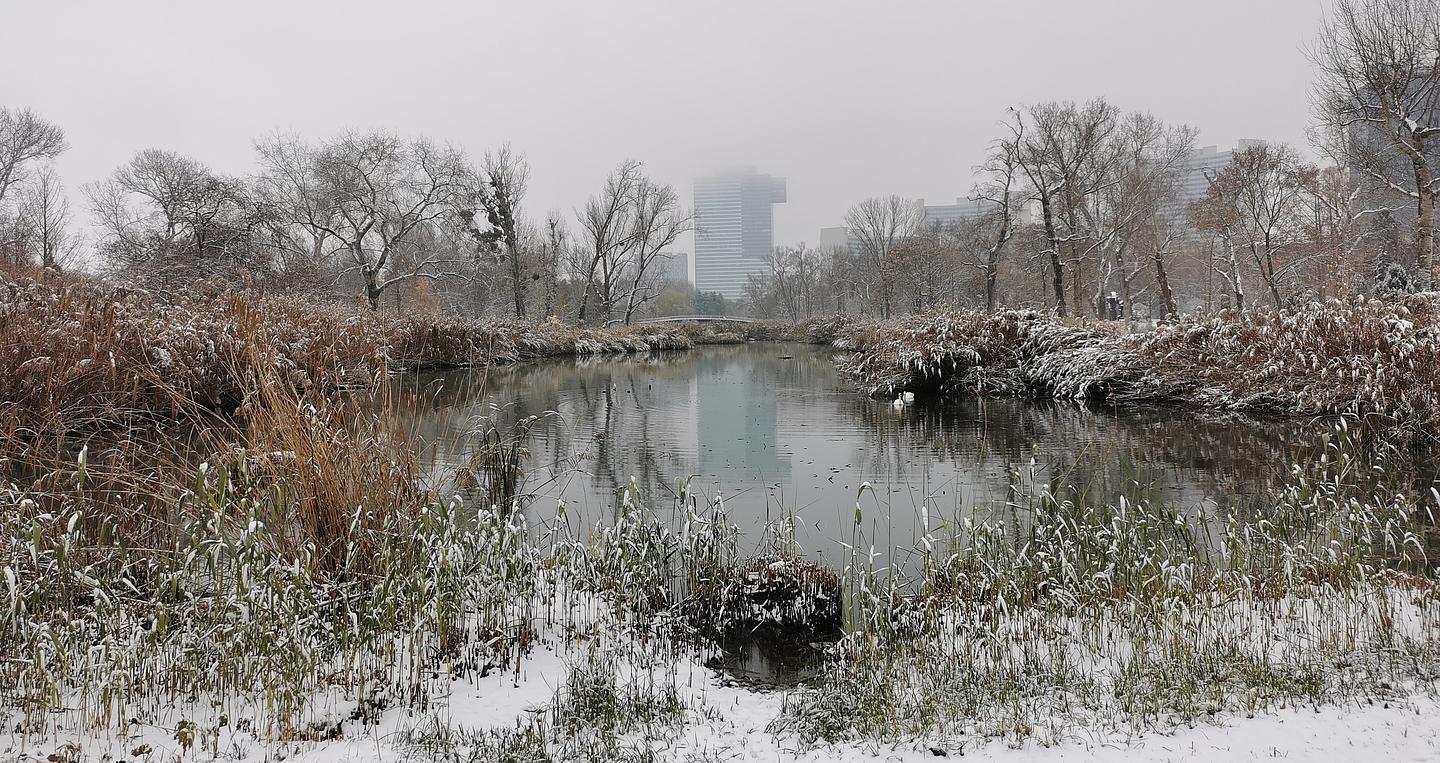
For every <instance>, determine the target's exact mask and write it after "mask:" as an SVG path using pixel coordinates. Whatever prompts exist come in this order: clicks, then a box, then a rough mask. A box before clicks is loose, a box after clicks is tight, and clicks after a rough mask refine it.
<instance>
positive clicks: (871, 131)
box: [0, 0, 1324, 243]
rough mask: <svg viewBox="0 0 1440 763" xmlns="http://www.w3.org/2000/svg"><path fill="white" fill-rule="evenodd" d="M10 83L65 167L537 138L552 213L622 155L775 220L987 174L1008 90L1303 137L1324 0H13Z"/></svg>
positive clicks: (802, 229)
mask: <svg viewBox="0 0 1440 763" xmlns="http://www.w3.org/2000/svg"><path fill="white" fill-rule="evenodd" d="M5 6H6V7H5V10H4V13H3V16H0V22H3V23H0V104H3V105H7V106H31V107H33V108H35V109H37V110H38V111H40V112H41V113H42V114H43V115H44V116H46V117H48V118H49V119H51V120H53V121H56V122H58V123H59V124H60V125H61V126H63V127H64V128H65V130H66V132H67V133H68V135H69V138H70V143H71V149H70V151H69V152H68V153H67V154H66V155H65V156H64V157H63V159H62V160H61V162H60V171H61V173H62V174H63V176H64V179H65V180H66V182H68V183H70V184H72V185H79V184H81V183H86V182H90V181H93V180H96V179H98V178H100V177H102V176H104V175H105V174H107V173H108V172H110V171H111V170H112V169H114V167H115V166H117V165H119V164H120V163H122V162H124V161H125V160H126V159H127V158H128V157H129V156H130V155H131V154H132V153H134V152H135V151H137V150H139V149H142V148H147V147H161V148H168V149H174V150H177V151H181V152H184V153H188V154H191V155H193V156H195V157H197V158H199V159H201V160H203V161H205V162H207V163H208V164H210V165H211V166H212V167H214V168H215V169H217V170H219V171H221V172H225V173H237V174H238V173H244V172H247V171H249V170H250V169H251V167H252V147H251V141H252V139H253V138H254V137H255V136H257V135H261V134H264V133H267V132H270V131H274V130H277V129H280V130H293V131H296V132H299V133H301V134H304V135H306V136H309V137H321V136H326V135H329V134H333V133H335V132H336V131H338V130H341V129H343V128H346V127H360V128H365V127H386V128H391V129H394V130H396V131H399V132H401V133H406V134H410V133H424V134H426V135H429V136H432V137H434V138H437V139H441V140H446V141H450V142H452V143H455V144H457V145H460V146H463V147H464V148H466V149H467V150H468V151H470V152H471V153H472V154H475V155H479V154H480V153H483V152H484V151H485V150H486V149H487V148H492V147H496V146H498V145H500V144H501V143H503V142H505V141H510V142H511V143H512V144H513V145H514V146H515V147H516V148H517V149H519V150H521V151H523V152H524V153H525V154H526V155H527V156H528V158H529V160H530V162H531V165H532V167H533V170H532V182H531V192H530V197H529V199H527V202H528V206H529V211H530V213H531V214H532V215H535V216H539V215H542V214H543V213H544V212H545V210H546V209H549V208H558V209H561V210H564V211H565V212H567V213H569V212H571V211H572V210H574V209H575V208H577V207H579V206H580V205H581V204H582V203H583V200H584V198H585V197H586V196H588V195H589V194H590V193H592V192H593V191H594V190H595V189H596V188H598V187H599V185H600V183H601V182H602V180H603V178H604V176H605V174H606V172H607V171H608V170H609V169H610V168H611V167H613V166H614V165H615V164H616V163H618V162H619V161H620V160H622V159H625V158H627V157H633V158H636V159H639V160H641V161H643V162H645V164H646V166H647V168H648V169H649V171H650V173H651V174H652V175H653V176H654V177H656V178H658V179H660V180H663V181H666V182H670V183H673V184H675V186H676V187H677V188H678V189H680V191H681V193H682V195H683V196H685V197H686V198H687V199H688V198H689V196H690V193H691V179H692V178H693V177H694V176H695V175H696V174H697V173H704V172H706V171H707V170H709V169H710V168H712V167H715V166H719V165H735V164H746V165H753V166H755V167H756V168H757V169H759V170H761V171H764V172H770V173H772V174H779V175H783V176H785V177H786V178H788V181H789V202H788V203H787V204H784V205H780V206H778V207H777V208H776V239H777V243H793V242H797V241H801V240H805V241H809V242H811V243H814V242H815V241H816V239H817V237H818V230H819V228H821V227H822V226H828V225H835V224H838V222H839V221H840V218H841V216H842V215H843V214H844V211H845V208H846V207H847V206H849V205H850V204H852V203H854V202H855V201H858V200H860V199H862V198H864V197H866V196H874V195H882V194H891V193H894V194H900V195H903V196H909V197H924V198H925V199H926V200H927V201H928V202H930V203H942V202H947V201H952V200H953V199H954V198H955V197H956V196H961V195H964V194H965V193H967V191H968V189H969V186H970V183H971V167H973V166H974V165H975V164H977V163H978V162H979V161H981V159H982V157H983V154H984V152H985V148H986V145H987V143H988V142H989V141H990V140H991V139H993V138H994V137H995V136H996V135H998V134H999V132H998V131H999V129H1000V128H999V126H998V121H999V120H1001V119H1002V118H1003V117H1004V114H1005V109H1006V107H1007V106H1011V105H1021V104H1026V103H1033V102H1036V101H1043V100H1051V99H1073V100H1084V99H1087V98H1090V97H1093V96H1097V95H1103V96H1105V97H1107V98H1109V99H1110V100H1111V101H1112V102H1114V103H1116V104H1117V105H1119V106H1121V107H1122V108H1125V109H1135V110H1147V111H1151V112H1154V113H1155V114H1156V115H1158V116H1160V117H1162V118H1164V119H1165V120H1167V121H1172V122H1185V123H1188V124H1191V125H1193V126H1195V127H1197V128H1199V130H1200V143H1201V145H1205V144H1219V145H1222V146H1224V145H1226V144H1232V143H1234V141H1235V140H1236V139H1237V138H1242V137H1255V138H1264V139H1272V140H1284V141H1290V142H1293V143H1296V144H1297V145H1300V146H1302V147H1304V145H1305V140H1306V138H1305V130H1306V126H1307V124H1308V122H1309V107H1308V103H1309V97H1308V91H1309V83H1310V71H1309V65H1308V63H1307V62H1306V60H1305V56H1304V46H1305V45H1306V44H1307V43H1308V41H1309V39H1310V38H1311V37H1312V36H1313V35H1314V33H1315V30H1316V27H1317V25H1318V23H1319V20H1320V16H1321V13H1322V11H1323V8H1324V2H1323V0H1193V1H1190V2H1181V1H1179V0H1025V1H1024V2H1008V1H1002V0H984V1H981V0H974V1H970V0H952V1H951V2H941V1H939V0H931V1H929V2H901V1H893V2H881V1H880V0H870V1H869V2H860V1H859V0H804V1H799V0H756V1H751V0H725V1H724V2H703V3H702V2H682V1H681V0H603V1H602V0H592V1H590V2H579V1H576V2H540V1H537V0H510V1H509V2H503V3H501V2H480V1H475V0H469V1H464V2H462V1H460V0H455V1H454V2H444V3H442V2H371V1H369V0H365V1H363V2H362V1H361V0H348V1H347V2H343V3H342V2H334V3H328V2H327V3H321V2H303V1H302V0H292V1H291V2H259V1H257V0H245V1H244V2H199V1H196V0H190V1H187V2H181V1H179V0H176V2H147V1H145V0H124V1H123V2H113V1H112V2H70V1H68V0H5Z"/></svg>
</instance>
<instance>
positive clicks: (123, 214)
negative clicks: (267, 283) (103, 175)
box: [84, 148, 250, 283]
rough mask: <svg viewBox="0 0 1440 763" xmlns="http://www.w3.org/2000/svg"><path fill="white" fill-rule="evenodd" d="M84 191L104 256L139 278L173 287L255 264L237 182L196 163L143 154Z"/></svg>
mask: <svg viewBox="0 0 1440 763" xmlns="http://www.w3.org/2000/svg"><path fill="white" fill-rule="evenodd" d="M84 191H85V194H86V196H88V197H89V200H90V208H91V213H92V215H93V217H94V219H95V222H96V224H97V225H98V226H99V228H100V229H101V231H102V238H101V241H100V246H101V251H102V253H103V254H104V255H105V256H106V258H107V259H109V260H110V262H111V263H112V264H113V265H114V266H116V267H119V268H121V269H123V270H128V271H130V272H131V273H132V274H134V275H142V276H143V277H146V278H153V279H158V280H159V282H161V283H168V282H171V281H173V280H175V279H182V280H185V279H192V278H199V277H203V276H206V275H210V274H213V273H214V272H215V271H216V270H217V269H220V268H227V267H228V268H235V269H240V268H243V267H245V266H247V265H249V264H250V263H249V262H248V258H249V255H250V250H249V246H248V241H247V237H248V231H247V226H248V223H247V221H246V220H245V219H244V217H245V215H244V201H243V196H242V193H241V190H240V186H239V184H238V183H236V182H234V181H231V180H229V179H227V178H223V177H221V176H219V175H217V174H215V173H214V172H213V171H211V170H210V168H208V167H206V166H205V165H204V164H202V163H200V162H199V161H197V160H195V159H193V158H191V157H188V156H185V155H183V154H178V153H175V152H174V151H166V150H162V149H155V148H151V149H145V150H143V151H140V152H139V153H137V154H136V155H135V156H134V157H132V158H131V159H130V161H129V162H127V163H125V164H124V165H122V166H121V167H119V168H118V169H116V170H115V172H114V173H112V174H111V175H110V177H109V178H107V179H105V180H103V181H100V182H98V183H94V184H92V185H89V186H87V187H86V188H85V189H84Z"/></svg>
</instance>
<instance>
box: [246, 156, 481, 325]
mask: <svg viewBox="0 0 1440 763" xmlns="http://www.w3.org/2000/svg"><path fill="white" fill-rule="evenodd" d="M257 150H258V151H259V154H260V159H261V163H262V165H263V168H264V169H263V176H262V177H263V183H264V186H265V187H266V189H267V194H266V196H267V199H268V203H269V204H271V205H273V208H274V209H275V211H276V213H277V214H278V216H279V217H280V218H281V219H284V220H285V221H287V222H289V223H291V224H293V225H297V226H300V227H302V228H304V229H306V230H307V231H309V232H310V235H311V236H312V238H314V239H315V240H317V241H322V240H323V241H326V242H333V243H332V244H331V246H333V247H334V248H333V249H332V250H330V251H334V252H336V253H338V254H339V255H340V256H341V257H342V258H343V259H344V260H345V261H346V265H347V268H346V272H356V271H358V272H359V273H360V275H361V277H362V279H363V282H364V287H363V288H364V296H365V300H366V302H367V304H368V305H369V306H370V309H372V310H375V309H378V308H379V306H380V297H381V295H383V294H384V292H385V290H386V289H388V288H389V287H391V286H393V285H395V284H397V283H402V282H405V281H409V280H413V279H419V278H428V279H439V278H442V277H444V276H446V275H456V274H457V270H458V268H457V266H458V265H460V264H461V263H459V262H457V260H456V259H455V258H453V257H447V256H445V255H446V253H445V252H443V251H441V250H429V251H419V250H418V249H417V247H416V246H415V239H416V238H417V237H418V235H419V231H420V230H422V229H424V228H426V227H429V226H433V225H436V224H438V223H441V222H443V221H445V220H447V219H453V218H454V217H457V216H458V211H457V205H458V204H459V203H460V202H462V200H463V199H464V198H465V192H466V191H467V188H469V184H468V178H469V175H468V171H467V169H466V166H465V165H466V162H465V157H464V154H462V153H461V152H460V151H458V150H456V149H453V148H449V147H442V146H437V145H436V144H434V143H432V142H431V141H429V140H427V139H425V138H416V139H413V140H402V139H400V138H399V137H398V136H396V135H393V134H391V133H387V132H380V131H376V132H370V133H358V132H346V133H342V134H341V135H339V136H337V137H335V138H333V139H331V140H328V141H324V142H322V143H320V144H318V145H315V146H309V145H306V144H305V143H303V142H302V141H300V140H299V139H298V138H294V137H288V136H275V137H272V138H269V139H266V140H262V141H260V142H258V143H257ZM402 250H409V251H406V252H404V253H403V254H402ZM402 259H405V260H408V262H406V263H405V265H404V267H400V266H399V263H400V260H402Z"/></svg>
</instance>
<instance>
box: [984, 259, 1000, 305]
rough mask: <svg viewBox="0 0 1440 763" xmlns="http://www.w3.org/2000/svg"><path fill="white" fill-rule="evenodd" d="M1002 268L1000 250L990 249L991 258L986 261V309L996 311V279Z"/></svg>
mask: <svg viewBox="0 0 1440 763" xmlns="http://www.w3.org/2000/svg"><path fill="white" fill-rule="evenodd" d="M999 270H1000V250H999V249H998V248H995V249H991V250H990V258H989V259H987V260H986V261H985V311H986V312H991V313H993V312H995V281H996V280H997V277H998V275H999Z"/></svg>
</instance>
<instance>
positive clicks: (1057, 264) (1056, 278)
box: [1040, 195, 1065, 318]
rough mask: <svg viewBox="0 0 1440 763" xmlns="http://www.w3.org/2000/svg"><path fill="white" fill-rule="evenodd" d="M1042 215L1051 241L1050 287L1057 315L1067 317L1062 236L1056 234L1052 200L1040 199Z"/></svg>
mask: <svg viewBox="0 0 1440 763" xmlns="http://www.w3.org/2000/svg"><path fill="white" fill-rule="evenodd" d="M1040 215H1041V217H1043V218H1044V221H1045V237H1046V238H1047V239H1049V240H1050V285H1051V287H1052V288H1053V289H1054V291H1055V314H1056V315H1057V316H1059V317H1061V318H1064V317H1065V263H1063V262H1061V261H1060V235H1059V234H1058V233H1056V232H1055V213H1054V211H1053V210H1051V209H1050V200H1049V198H1047V197H1046V196H1044V195H1041V197H1040Z"/></svg>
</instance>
